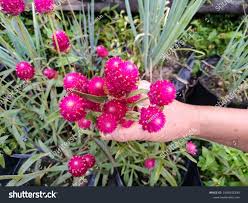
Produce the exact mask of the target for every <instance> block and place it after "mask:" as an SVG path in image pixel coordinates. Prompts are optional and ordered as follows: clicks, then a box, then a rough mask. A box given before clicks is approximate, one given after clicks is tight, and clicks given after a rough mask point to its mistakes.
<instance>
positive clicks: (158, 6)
mask: <svg viewBox="0 0 248 203" xmlns="http://www.w3.org/2000/svg"><path fill="white" fill-rule="evenodd" d="M204 2H205V0H192V1H189V0H184V1H181V0H174V1H173V4H172V6H171V8H169V7H168V3H169V2H168V1H167V0H158V1H152V0H138V5H139V18H140V19H141V22H142V23H141V25H140V26H139V25H138V26H137V25H136V24H135V22H134V19H133V17H132V14H131V9H130V5H129V0H125V3H126V8H127V14H128V19H129V23H130V25H131V28H132V32H133V35H134V36H135V41H134V43H135V44H136V45H137V46H138V47H139V49H140V53H142V60H143V65H144V69H145V71H146V74H147V75H148V73H149V72H152V68H154V67H157V66H159V64H161V60H162V59H163V55H164V54H165V53H166V52H167V51H168V50H169V49H170V48H171V47H173V45H174V43H175V42H176V41H177V40H178V39H179V38H180V37H181V36H182V35H183V34H184V32H185V29H186V27H187V26H188V24H189V23H190V21H191V19H192V18H193V16H194V15H195V13H196V12H197V11H198V9H199V8H200V7H201V6H202V5H203V3H204Z"/></svg>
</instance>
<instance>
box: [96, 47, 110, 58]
mask: <svg viewBox="0 0 248 203" xmlns="http://www.w3.org/2000/svg"><path fill="white" fill-rule="evenodd" d="M96 53H97V55H98V56H99V57H101V58H105V57H107V56H108V55H109V52H108V50H107V49H106V48H105V47H104V46H103V45H99V46H97V47H96Z"/></svg>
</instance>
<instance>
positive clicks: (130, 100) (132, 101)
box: [126, 86, 141, 104]
mask: <svg viewBox="0 0 248 203" xmlns="http://www.w3.org/2000/svg"><path fill="white" fill-rule="evenodd" d="M137 90H138V87H137V86H136V87H134V88H133V89H132V91H131V92H130V94H132V92H135V91H137ZM140 99H141V95H140V94H137V95H135V96H132V97H129V98H127V99H126V101H127V103H129V104H133V103H135V102H137V101H139V100H140Z"/></svg>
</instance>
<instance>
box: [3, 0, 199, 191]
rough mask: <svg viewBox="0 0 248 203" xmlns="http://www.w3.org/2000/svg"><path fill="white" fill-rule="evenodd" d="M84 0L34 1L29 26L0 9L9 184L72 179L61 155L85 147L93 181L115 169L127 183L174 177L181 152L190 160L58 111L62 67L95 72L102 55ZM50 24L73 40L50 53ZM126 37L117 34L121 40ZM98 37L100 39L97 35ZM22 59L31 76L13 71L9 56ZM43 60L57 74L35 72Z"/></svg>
mask: <svg viewBox="0 0 248 203" xmlns="http://www.w3.org/2000/svg"><path fill="white" fill-rule="evenodd" d="M198 3H199V1H198ZM190 5H191V6H192V7H193V6H196V5H195V4H190ZM175 7H176V6H175V5H174V9H175ZM87 8H88V9H87V12H86V11H84V10H82V11H81V12H80V13H79V14H78V15H75V13H73V12H71V14H70V16H65V15H64V14H63V13H62V12H59V11H58V12H54V13H52V14H49V15H38V14H36V13H35V12H34V6H33V7H32V25H33V28H32V29H31V28H30V23H29V25H28V28H27V26H26V25H25V24H24V23H23V21H22V20H21V18H20V17H8V16H5V15H3V14H0V19H1V26H2V28H3V29H2V31H1V33H0V43H1V46H0V62H1V63H2V64H3V65H4V67H3V69H2V70H1V72H0V76H1V80H0V82H1V86H0V88H1V91H0V96H1V100H2V102H1V107H0V126H1V129H2V131H1V132H2V133H1V137H0V139H1V141H2V142H1V143H4V144H3V145H1V146H0V149H1V155H0V165H1V166H4V160H3V156H2V154H3V153H4V154H8V155H11V156H15V157H19V158H21V159H23V160H25V161H24V163H23V164H22V166H21V167H20V168H19V171H18V173H17V174H16V175H4V176H0V180H5V179H6V180H10V181H9V183H8V186H20V185H24V184H26V183H27V182H29V181H31V180H33V181H34V182H33V184H34V185H44V184H46V185H51V186H56V185H61V186H68V185H72V184H73V183H74V182H75V181H77V179H73V178H72V177H71V175H70V174H69V173H68V172H67V170H68V168H67V162H68V160H69V159H70V157H71V156H72V155H73V154H78V155H80V154H84V153H87V152H90V153H92V154H94V155H95V156H96V159H97V166H96V167H95V168H94V170H92V171H90V172H89V174H87V177H88V178H90V177H91V176H92V175H93V176H94V177H95V178H94V181H93V185H103V186H105V185H107V184H108V180H109V179H110V177H111V175H113V173H114V171H115V170H117V169H118V171H119V172H120V174H121V178H122V179H123V181H124V184H125V185H127V186H132V185H151V186H155V185H172V186H176V185H179V184H180V183H181V176H180V170H181V169H182V170H185V168H184V166H183V161H182V156H185V157H187V158H190V159H192V160H194V159H193V158H192V157H191V156H189V155H188V154H187V153H186V152H185V149H184V147H180V146H179V147H178V148H177V149H175V150H174V151H173V152H171V153H169V154H167V155H166V156H165V157H164V158H162V157H160V154H161V152H164V151H166V149H167V145H166V144H164V143H143V142H141V143H139V142H131V143H126V144H122V143H116V142H105V141H102V140H100V139H99V132H98V131H96V129H92V130H80V129H79V128H78V126H77V125H75V124H71V123H67V122H65V121H64V120H62V119H61V118H60V116H59V113H58V103H59V101H60V99H61V98H62V97H63V96H64V95H65V94H66V93H65V91H62V79H63V76H64V75H65V73H68V72H70V71H73V70H77V71H79V72H82V73H84V74H85V75H87V76H88V77H93V76H94V75H101V72H102V70H101V68H102V65H101V63H102V60H101V59H99V58H97V57H96V55H95V46H96V44H97V39H98V38H97V37H96V36H97V35H95V27H94V21H95V18H94V3H93V2H92V4H90V5H88V7H87ZM189 11H190V10H188V11H187V13H188V12H189ZM121 15H123V14H121ZM190 15H191V14H190ZM192 15H193V14H192ZM123 18H126V17H124V16H117V22H116V23H117V24H118V23H120V26H121V27H122V26H124V29H125V21H123ZM170 18H173V16H171V17H170ZM181 20H183V18H182V19H181ZM187 20H188V19H187ZM107 28H110V25H108V26H107V27H106V29H107ZM56 29H64V30H65V31H66V32H67V33H68V34H69V36H70V38H71V44H72V48H71V51H70V53H68V54H67V55H66V54H62V53H58V54H57V53H55V52H54V50H53V48H52V46H51V35H52V33H53V32H54V31H55V30H56ZM75 33H76V35H75ZM121 36H122V35H121ZM125 37H126V35H123V38H121V39H120V40H121V43H120V46H122V45H123V44H122V43H123V41H124V38H125ZM173 37H174V36H173ZM99 39H101V40H104V38H103V37H101V35H100V37H99ZM111 46H112V45H111ZM22 60H26V61H29V62H31V63H32V64H33V65H34V66H35V68H36V71H37V74H36V76H35V79H34V80H33V81H31V82H22V81H20V80H19V79H17V78H16V77H15V72H14V71H15V64H16V63H17V62H19V61H22ZM136 60H137V59H136ZM140 63H141V62H140ZM47 66H51V67H53V68H55V69H57V70H59V73H60V74H59V76H58V78H57V79H55V80H49V81H48V80H46V79H45V78H44V77H43V76H42V71H43V69H44V68H45V67H47ZM10 95H12V96H10ZM7 147H8V148H7ZM147 157H153V158H156V162H157V164H156V168H155V169H154V170H153V171H152V172H150V171H148V170H146V169H144V167H143V162H144V160H145V159H146V158H147Z"/></svg>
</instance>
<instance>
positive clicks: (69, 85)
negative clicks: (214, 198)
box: [63, 72, 88, 92]
mask: <svg viewBox="0 0 248 203" xmlns="http://www.w3.org/2000/svg"><path fill="white" fill-rule="evenodd" d="M63 82H64V89H65V90H66V91H71V90H77V91H79V92H87V86H88V79H87V78H86V77H85V76H84V75H82V74H81V73H77V72H71V73H68V74H67V75H66V76H65V77H64V81H63Z"/></svg>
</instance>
